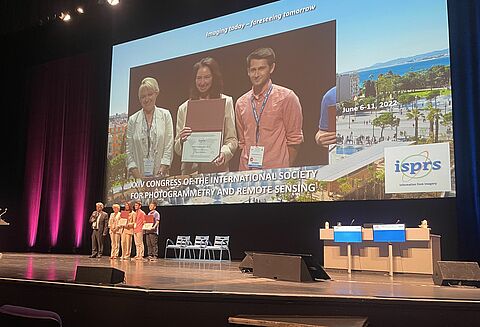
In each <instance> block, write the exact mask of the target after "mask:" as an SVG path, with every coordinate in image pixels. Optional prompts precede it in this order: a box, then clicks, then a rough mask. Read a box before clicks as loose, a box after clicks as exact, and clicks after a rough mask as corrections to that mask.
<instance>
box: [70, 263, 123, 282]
mask: <svg viewBox="0 0 480 327" xmlns="http://www.w3.org/2000/svg"><path fill="white" fill-rule="evenodd" d="M124 280H125V272H123V271H122V270H119V269H116V268H112V267H88V266H77V271H76V273H75V282H78V283H93V284H118V283H123V281H124Z"/></svg>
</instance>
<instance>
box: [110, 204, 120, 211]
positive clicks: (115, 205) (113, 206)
mask: <svg viewBox="0 0 480 327" xmlns="http://www.w3.org/2000/svg"><path fill="white" fill-rule="evenodd" d="M113 208H118V210H120V205H119V204H117V203H115V204H113V205H112V209H113Z"/></svg>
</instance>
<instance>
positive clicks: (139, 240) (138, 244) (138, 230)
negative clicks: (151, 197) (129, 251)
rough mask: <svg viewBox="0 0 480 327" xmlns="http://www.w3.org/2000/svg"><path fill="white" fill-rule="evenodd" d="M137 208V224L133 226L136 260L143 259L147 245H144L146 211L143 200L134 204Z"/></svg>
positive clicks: (135, 208)
mask: <svg viewBox="0 0 480 327" xmlns="http://www.w3.org/2000/svg"><path fill="white" fill-rule="evenodd" d="M133 208H134V210H135V225H134V227H133V239H134V240H135V249H136V250H137V251H136V252H137V254H136V256H135V259H136V260H143V256H144V254H145V247H144V245H143V224H144V223H145V212H144V211H143V210H142V202H141V201H137V202H135V204H134V206H133Z"/></svg>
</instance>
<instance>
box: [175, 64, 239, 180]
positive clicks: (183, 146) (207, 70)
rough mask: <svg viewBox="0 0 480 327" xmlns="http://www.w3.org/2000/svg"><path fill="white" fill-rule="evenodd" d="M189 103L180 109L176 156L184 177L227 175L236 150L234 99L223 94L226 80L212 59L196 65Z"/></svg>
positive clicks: (185, 103)
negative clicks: (220, 173)
mask: <svg viewBox="0 0 480 327" xmlns="http://www.w3.org/2000/svg"><path fill="white" fill-rule="evenodd" d="M192 79H193V81H192V87H191V91H190V99H188V100H187V101H185V102H184V103H182V104H181V105H180V107H179V108H178V113H177V127H176V132H177V135H176V137H175V152H176V153H177V154H178V155H179V156H181V158H182V174H191V173H193V172H199V173H211V172H224V171H228V170H229V168H228V162H229V161H230V159H232V157H233V155H234V153H235V151H236V149H237V147H238V140H237V132H236V129H235V113H234V110H233V99H232V97H230V96H228V95H225V94H222V91H223V78H222V74H221V72H220V67H219V65H218V63H217V62H216V61H215V60H214V59H213V58H210V57H207V58H203V59H202V60H200V61H199V62H197V63H196V64H195V65H193V76H192Z"/></svg>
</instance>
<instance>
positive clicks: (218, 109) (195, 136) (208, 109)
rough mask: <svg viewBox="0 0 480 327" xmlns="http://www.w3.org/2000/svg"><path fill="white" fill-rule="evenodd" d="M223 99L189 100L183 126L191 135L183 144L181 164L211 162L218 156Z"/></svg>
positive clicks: (223, 111) (223, 117)
mask: <svg viewBox="0 0 480 327" xmlns="http://www.w3.org/2000/svg"><path fill="white" fill-rule="evenodd" d="M225 103H226V100H225V99H207V100H190V101H188V105H187V116H186V119H185V126H188V127H190V128H191V129H192V134H191V135H190V136H189V137H188V138H187V140H186V141H185V142H184V143H183V150H182V162H204V163H208V162H212V161H213V160H215V158H216V157H218V155H219V154H220V148H221V145H222V140H223V122H224V120H225Z"/></svg>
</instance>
